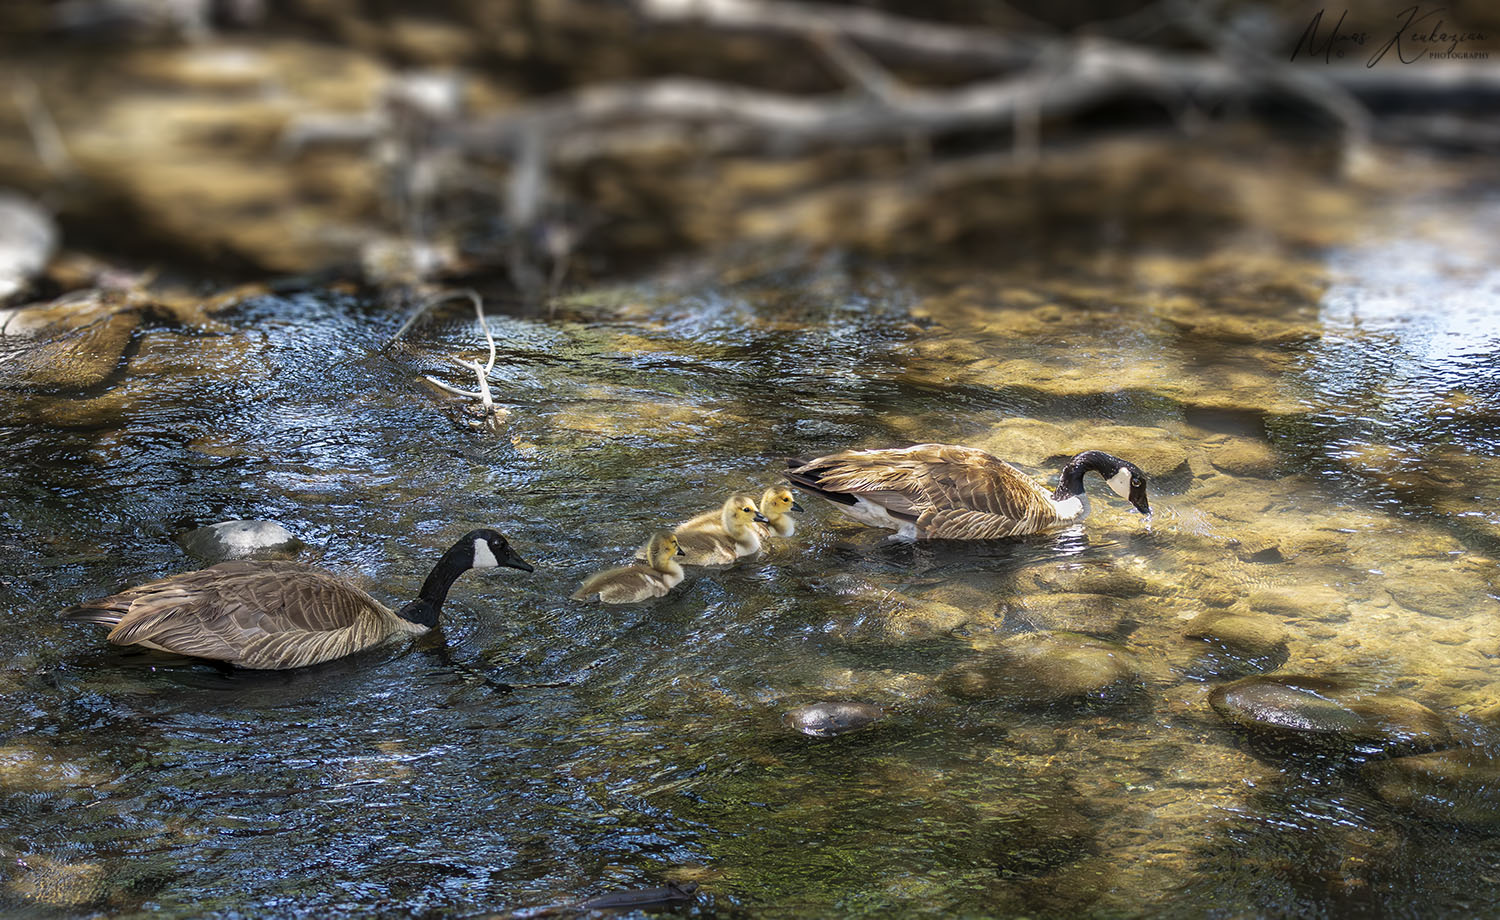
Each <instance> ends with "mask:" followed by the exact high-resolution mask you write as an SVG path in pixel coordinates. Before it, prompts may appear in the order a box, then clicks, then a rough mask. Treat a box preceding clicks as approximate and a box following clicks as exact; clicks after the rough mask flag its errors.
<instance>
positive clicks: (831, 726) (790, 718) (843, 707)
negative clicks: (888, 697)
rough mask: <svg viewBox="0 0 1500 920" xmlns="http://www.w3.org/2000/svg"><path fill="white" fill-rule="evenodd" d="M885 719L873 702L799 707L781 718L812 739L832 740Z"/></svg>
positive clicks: (813, 704) (883, 713)
mask: <svg viewBox="0 0 1500 920" xmlns="http://www.w3.org/2000/svg"><path fill="white" fill-rule="evenodd" d="M884 717H885V709H883V708H882V707H880V706H876V705H875V704H874V703H850V702H829V703H812V704H810V705H807V706H799V707H797V708H796V709H793V710H791V711H790V712H788V713H787V714H786V715H785V716H783V717H782V719H783V721H785V722H786V724H787V726H788V727H790V728H792V729H794V730H796V731H799V732H801V733H802V734H804V735H810V736H811V737H813V738H831V737H833V736H834V735H843V734H847V733H849V732H852V731H858V730H859V729H861V728H865V727H867V726H870V725H872V724H874V723H876V722H878V721H880V720H881V719H882V718H884Z"/></svg>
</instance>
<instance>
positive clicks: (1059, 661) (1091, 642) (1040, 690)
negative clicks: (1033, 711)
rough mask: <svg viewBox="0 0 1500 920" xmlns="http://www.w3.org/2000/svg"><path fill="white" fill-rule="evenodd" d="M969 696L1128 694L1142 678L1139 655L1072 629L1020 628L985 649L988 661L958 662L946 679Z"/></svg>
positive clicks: (1029, 700) (1055, 700)
mask: <svg viewBox="0 0 1500 920" xmlns="http://www.w3.org/2000/svg"><path fill="white" fill-rule="evenodd" d="M944 683H945V686H946V687H947V688H948V690H949V692H951V693H953V694H954V695H956V696H960V697H964V698H966V699H996V700H1002V701H1005V702H1007V703H1010V704H1012V705H1018V706H1026V705H1038V706H1047V705H1053V704H1059V703H1084V702H1103V703H1113V702H1119V701H1121V700H1123V699H1125V698H1126V697H1127V696H1129V695H1130V694H1131V692H1132V691H1133V690H1135V689H1136V688H1137V687H1138V686H1139V683H1140V668H1139V667H1138V665H1137V663H1136V660H1135V656H1133V655H1131V654H1130V652H1128V651H1127V650H1126V649H1125V648H1124V647H1123V646H1121V645H1118V644H1116V643H1114V642H1109V641H1106V640H1103V639H1096V638H1093V637H1091V636H1085V635H1080V634H1077V633H1071V632H1032V633H1021V634H1019V635H1015V636H1011V637H1009V638H1007V639H1005V640H1004V641H1003V642H1001V643H1000V644H999V646H997V647H996V648H994V649H992V650H987V655H986V658H985V660H983V661H980V662H971V663H968V664H963V665H959V666H958V667H957V668H955V669H954V670H953V671H951V672H949V674H948V675H947V677H946V679H945V681H944Z"/></svg>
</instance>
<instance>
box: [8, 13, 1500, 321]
mask: <svg viewBox="0 0 1500 920" xmlns="http://www.w3.org/2000/svg"><path fill="white" fill-rule="evenodd" d="M1320 13H1321V18H1319V14H1320ZM1409 13H1410V10H1409V7H1408V5H1407V4H1406V3H1405V0H1366V2H1361V3H1358V4H1354V5H1351V6H1349V7H1347V8H1346V7H1324V6H1322V5H1321V0H1312V2H1217V3H1215V2H1210V3H1187V2H1181V0H1168V2H1164V0H1147V2H1130V0H1117V2H1083V0H1060V2H1059V0H1050V2H1039V0H1017V2H1014V3H998V2H952V0H949V2H923V3H917V2H911V0H906V2H898V0H888V2H882V3H859V4H854V3H849V4H802V3H790V2H778V0H501V2H495V0H427V2H408V0H62V2H42V0H11V2H9V3H7V4H6V8H5V12H4V13H3V14H0V15H3V17H4V21H5V25H4V29H3V37H0V44H3V62H0V188H8V189H12V190H14V191H16V192H19V193H20V194H21V195H22V196H23V197H22V198H21V199H18V202H19V203H18V204H17V205H16V206H17V207H23V208H24V207H25V205H26V203H28V202H29V203H32V204H35V205H37V206H39V208H40V211H41V213H42V214H43V215H46V216H49V217H55V219H56V221H57V224H58V226H59V227H60V234H58V237H57V238H58V239H60V240H61V242H62V245H63V246H64V248H65V249H70V250H82V251H87V252H90V253H93V254H95V255H102V256H104V257H106V258H108V259H114V260H125V261H126V262H127V263H130V264H134V265H137V266H157V267H162V266H170V267H172V268H173V269H174V270H178V271H184V272H193V273H198V275H199V276H206V277H211V278H215V279H220V280H222V279H229V278H238V279H244V278H249V279H255V280H261V279H264V278H266V277H269V276H275V275H284V274H305V273H320V272H321V273H331V274H333V275H337V276H340V277H358V278H360V279H363V280H366V281H372V282H376V283H388V282H408V281H424V280H428V279H434V280H448V279H452V278H455V277H469V278H474V277H490V278H492V279H494V281H495V282H496V283H497V284H501V285H507V286H510V287H512V288H513V289H515V290H517V291H519V292H521V293H522V294H523V295H524V296H526V297H528V298H535V299H541V298H545V297H546V296H547V295H548V294H550V293H552V292H555V291H557V290H559V289H561V288H564V287H567V286H568V285H572V284H578V283H584V282H587V281H590V280H598V279H600V278H604V277H608V276H610V275H614V274H619V273H633V272H638V271H641V270H643V269H645V268H647V267H650V266H652V265H655V264H658V263H659V262H660V261H661V260H662V259H664V258H669V257H672V256H674V255H678V254H682V253H696V252H704V251H722V250H723V249H724V248H725V247H744V246H747V245H761V244H765V245H788V244H789V245H793V246H799V247H814V248H818V247H828V246H835V247H843V248H852V249H855V250H868V251H872V252H879V253H888V254H889V253H900V254H904V255H916V256H919V257H921V256H925V255H931V254H934V253H937V252H943V253H944V254H947V255H951V254H953V253H970V254H977V255H978V256H980V257H982V258H990V257H992V255H993V253H994V251H995V244H996V242H997V241H1008V243H1007V244H1008V245H1025V239H1027V238H1032V237H1034V235H1035V231H1036V230H1037V228H1038V227H1042V226H1067V225H1068V224H1069V223H1076V222H1084V223H1097V222H1098V221H1099V220H1100V219H1101V215H1102V216H1103V217H1105V218H1108V219H1111V220H1115V221H1116V222H1117V223H1118V222H1120V221H1123V222H1124V223H1123V225H1122V226H1121V227H1120V228H1118V229H1119V232H1126V233H1128V232H1132V231H1133V230H1146V229H1151V230H1153V231H1163V232H1170V230H1171V228H1174V227H1175V228H1177V230H1178V231H1179V232H1182V233H1185V234H1188V235H1191V234H1192V232H1193V231H1194V228H1195V227H1197V226H1199V225H1200V224H1201V223H1202V222H1203V221H1204V220H1207V221H1209V222H1213V221H1218V220H1224V219H1230V220H1234V219H1238V218H1239V217H1240V216H1241V215H1239V214H1236V213H1226V212H1225V209H1230V210H1233V209H1234V208H1236V207H1238V205H1236V204H1235V203H1234V202H1236V201H1238V200H1239V199H1241V198H1243V197H1244V196H1243V195H1235V194H1224V193H1223V188H1222V183H1223V182H1224V181H1233V180H1225V179H1224V178H1223V175H1224V167H1225V166H1226V164H1227V165H1228V166H1229V168H1230V170H1231V171H1233V170H1234V169H1235V168H1239V169H1241V170H1242V171H1243V170H1244V169H1249V170H1250V172H1251V173H1259V172H1262V171H1263V170H1265V169H1266V168H1268V167H1273V168H1275V169H1277V170H1281V169H1286V170H1296V171H1311V173H1313V174H1316V175H1319V176H1324V177H1329V178H1331V179H1334V180H1337V181H1344V180H1355V181H1358V180H1360V179H1362V178H1368V177H1369V176H1370V175H1372V174H1374V173H1373V172H1372V170H1373V168H1374V167H1373V165H1372V164H1376V163H1378V162H1379V160H1380V156H1379V151H1381V150H1382V149H1386V148H1388V147H1389V146H1390V145H1396V146H1400V145H1420V146H1423V147H1425V148H1428V149H1433V150H1439V151H1444V152H1448V153H1453V154H1460V155H1475V154H1478V155H1482V156H1488V155H1491V154H1493V153H1494V152H1495V151H1496V150H1497V149H1500V128H1497V124H1496V122H1495V120H1494V118H1493V114H1494V113H1495V112H1496V111H1497V106H1496V102H1497V99H1500V60H1497V59H1495V58H1494V54H1495V53H1497V51H1500V41H1497V39H1500V7H1496V6H1495V5H1493V4H1488V3H1479V2H1456V3H1449V4H1447V5H1446V6H1443V7H1436V6H1433V7H1431V8H1426V7H1418V8H1417V11H1416V13H1415V14H1412V15H1410V16H1409V15H1408V14H1409ZM1393 38H1396V39H1398V42H1397V47H1394V48H1389V49H1387V50H1388V53H1386V54H1384V55H1383V56H1379V59H1378V61H1377V60H1376V58H1377V53H1378V52H1379V51H1380V49H1381V47H1382V46H1385V45H1388V44H1389V43H1390V42H1391V40H1392V39H1393ZM1372 61H1374V66H1368V65H1370V64H1371V63H1372ZM1204 163H1208V164H1210V165H1209V166H1204V165H1203V164H1204ZM1235 164H1238V167H1236V166H1235ZM1259 194H1260V192H1256V193H1254V195H1259ZM1273 194H1274V192H1273ZM1254 195H1252V197H1254ZM18 233H19V231H15V232H12V233H11V236H12V237H14V236H17V235H18ZM23 235H24V234H23ZM30 238H36V235H35V234H34V233H33V234H31V237H30ZM1018 240H1019V242H1018ZM1314 241H1315V240H1314ZM17 245H22V244H15V243H13V244H12V248H14V247H15V246H17ZM23 248H24V247H23ZM33 248H34V246H33ZM17 271H19V270H17V269H13V270H12V273H13V274H14V273H16V272H17ZM85 274H86V272H85ZM66 280H67V279H63V280H62V281H59V282H58V283H59V284H61V285H62V286H66V283H64V282H66Z"/></svg>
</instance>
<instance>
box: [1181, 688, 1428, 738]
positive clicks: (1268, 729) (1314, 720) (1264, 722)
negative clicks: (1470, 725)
mask: <svg viewBox="0 0 1500 920" xmlns="http://www.w3.org/2000/svg"><path fill="white" fill-rule="evenodd" d="M1209 703H1210V704H1211V705H1212V706H1213V708H1214V711H1215V712H1217V713H1218V714H1219V715H1220V716H1221V717H1222V718H1223V719H1224V720H1225V721H1227V722H1229V723H1230V724H1232V725H1235V726H1238V727H1240V728H1243V729H1245V730H1247V731H1248V732H1249V733H1250V734H1251V736H1252V737H1254V738H1256V739H1258V740H1264V741H1270V742H1277V743H1283V744H1287V745H1290V746H1293V747H1305V748H1315V749H1316V748H1322V749H1330V750H1357V751H1361V752H1366V753H1373V752H1386V753H1390V752H1394V751H1406V752H1411V751H1419V750H1430V749H1432V748H1434V747H1441V746H1442V745H1444V744H1447V743H1448V741H1449V739H1450V735H1449V732H1448V727H1447V726H1446V725H1444V724H1443V721H1442V718H1441V717H1440V716H1438V714H1437V713H1435V712H1433V711H1432V710H1431V709H1428V708H1427V707H1426V706H1423V705H1422V704H1420V703H1417V702H1414V701H1412V700H1408V699H1405V698H1404V697H1399V696H1394V695H1391V694H1385V693H1364V692H1362V691H1360V690H1359V689H1358V688H1356V687H1354V686H1352V685H1349V684H1345V683H1343V682H1340V681H1334V680H1329V679H1326V678H1321V677H1304V676H1287V677H1247V678H1244V679H1242V680H1237V681H1235V682H1233V683H1229V684H1225V685H1223V686H1222V687H1218V688H1216V689H1215V690H1214V691H1213V693H1211V694H1210V695H1209Z"/></svg>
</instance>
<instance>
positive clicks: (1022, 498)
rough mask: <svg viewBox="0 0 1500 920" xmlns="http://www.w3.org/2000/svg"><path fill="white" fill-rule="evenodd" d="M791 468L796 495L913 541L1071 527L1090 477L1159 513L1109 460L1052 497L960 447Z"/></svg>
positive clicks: (1140, 485) (1069, 479)
mask: <svg viewBox="0 0 1500 920" xmlns="http://www.w3.org/2000/svg"><path fill="white" fill-rule="evenodd" d="M787 465H788V469H787V471H786V477H787V479H789V480H791V482H792V484H793V485H795V486H798V487H800V488H803V489H806V490H807V491H809V492H815V493H817V494H818V495H821V496H823V497H824V498H826V499H829V500H830V501H834V502H837V503H838V504H839V505H841V506H842V510H843V512H844V513H845V514H847V515H848V516H849V517H851V518H853V519H854V520H856V521H859V522H860V523H863V524H870V525H872V526H875V527H888V528H892V529H894V530H895V531H896V536H897V537H898V538H902V539H908V540H992V539H995V538H998V537H1012V536H1019V535H1022V534H1030V533H1039V532H1041V531H1044V530H1051V529H1053V528H1056V527H1063V526H1066V525H1068V524H1071V523H1073V522H1076V521H1079V520H1081V519H1082V518H1083V517H1084V516H1085V515H1087V514H1088V510H1089V503H1088V497H1087V496H1086V495H1085V494H1084V491H1083V477H1084V474H1085V473H1091V472H1092V473H1098V474H1099V475H1100V476H1101V477H1102V478H1103V479H1104V481H1105V482H1106V483H1108V484H1109V487H1110V488H1111V489H1112V490H1114V492H1115V493H1116V494H1117V495H1119V496H1120V497H1121V498H1124V499H1126V500H1128V501H1129V502H1130V503H1131V504H1132V505H1134V506H1135V507H1136V508H1137V509H1138V510H1139V511H1140V512H1141V513H1142V514H1149V513H1150V512H1151V507H1150V504H1149V503H1148V502H1147V500H1146V474H1145V473H1144V472H1143V471H1142V470H1141V468H1140V467H1138V466H1136V465H1135V464H1133V463H1130V462H1129V461H1127V460H1121V459H1120V458H1119V457H1115V456H1112V455H1110V454H1106V453H1105V452H1104V451H1101V450H1086V451H1084V452H1083V453H1081V454H1079V455H1077V456H1076V457H1074V458H1073V459H1072V460H1069V461H1068V463H1067V465H1066V466H1064V467H1063V468H1062V472H1061V473H1059V474H1058V482H1057V489H1056V490H1054V491H1052V492H1048V491H1047V489H1046V488H1045V487H1044V486H1043V485H1042V484H1041V483H1039V482H1037V481H1036V480H1035V479H1032V478H1031V477H1030V476H1027V475H1026V474H1025V473H1022V472H1021V471H1020V470H1018V469H1016V468H1015V467H1013V466H1011V465H1010V464H1009V463H1006V462H1005V461H1003V460H1000V459H999V458H997V457H994V456H992V455H991V454H989V453H987V452H985V451H982V450H979V449H978V448H974V447H960V446H958V445H954V444H917V445H915V446H913V447H903V448H897V449H894V450H846V451H842V452H840V453H836V454H829V455H828V456H826V457H819V458H817V459H816V460H792V461H788V464H787Z"/></svg>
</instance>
